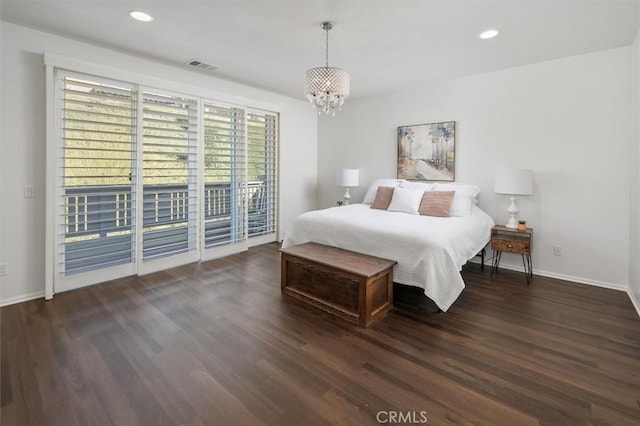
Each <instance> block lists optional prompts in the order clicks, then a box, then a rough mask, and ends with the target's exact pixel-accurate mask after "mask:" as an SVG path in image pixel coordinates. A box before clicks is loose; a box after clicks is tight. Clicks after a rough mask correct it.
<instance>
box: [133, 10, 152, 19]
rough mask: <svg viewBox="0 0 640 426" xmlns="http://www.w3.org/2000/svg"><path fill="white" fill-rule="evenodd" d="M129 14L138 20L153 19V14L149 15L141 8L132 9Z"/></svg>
mask: <svg viewBox="0 0 640 426" xmlns="http://www.w3.org/2000/svg"><path fill="white" fill-rule="evenodd" d="M129 16H131V17H132V18H133V19H135V20H136V21H141V22H151V21H153V16H151V15H149V14H148V13H145V12H141V11H139V10H132V11H130V12H129Z"/></svg>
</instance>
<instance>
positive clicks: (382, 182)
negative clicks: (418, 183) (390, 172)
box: [362, 179, 405, 204]
mask: <svg viewBox="0 0 640 426" xmlns="http://www.w3.org/2000/svg"><path fill="white" fill-rule="evenodd" d="M398 182H400V185H398ZM404 182H405V181H404V179H376V180H374V181H373V182H371V185H369V189H367V193H366V194H365V196H364V199H363V200H362V204H373V200H375V198H376V194H377V191H378V188H379V187H381V186H390V187H396V186H403V184H404Z"/></svg>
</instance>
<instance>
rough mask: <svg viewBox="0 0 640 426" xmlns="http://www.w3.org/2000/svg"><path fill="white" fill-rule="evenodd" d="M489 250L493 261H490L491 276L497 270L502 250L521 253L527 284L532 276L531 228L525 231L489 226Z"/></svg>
mask: <svg viewBox="0 0 640 426" xmlns="http://www.w3.org/2000/svg"><path fill="white" fill-rule="evenodd" d="M491 250H493V261H492V262H491V266H492V267H491V276H492V277H493V273H494V272H497V271H498V267H499V266H500V259H501V258H502V252H505V251H506V252H507V253H516V254H521V255H522V264H523V265H524V276H525V277H526V279H527V285H529V281H530V280H531V278H532V277H533V271H532V270H531V251H532V250H533V229H532V228H527V229H526V230H525V231H518V230H517V229H511V228H507V227H506V226H502V225H497V226H494V227H493V228H491Z"/></svg>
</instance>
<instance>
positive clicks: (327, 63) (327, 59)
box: [324, 28, 330, 68]
mask: <svg viewBox="0 0 640 426" xmlns="http://www.w3.org/2000/svg"><path fill="white" fill-rule="evenodd" d="M329 30H330V28H326V29H325V30H324V31H325V33H326V42H325V64H326V65H325V68H329Z"/></svg>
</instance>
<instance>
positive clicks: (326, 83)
mask: <svg viewBox="0 0 640 426" xmlns="http://www.w3.org/2000/svg"><path fill="white" fill-rule="evenodd" d="M332 28H333V22H323V23H322V29H323V30H325V31H326V51H325V52H326V62H325V66H324V67H318V68H311V69H310V70H308V71H307V74H306V78H305V82H304V93H305V96H306V97H307V99H308V100H309V103H311V105H314V106H315V107H316V108H318V114H320V113H322V112H324V113H325V114H328V113H329V112H331V114H332V115H336V108H337V109H338V111H340V110H341V108H342V104H344V100H345V99H347V98H348V97H349V81H350V80H351V77H349V73H348V72H346V71H345V70H343V69H340V68H335V67H330V66H329V30H330V29H332Z"/></svg>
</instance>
